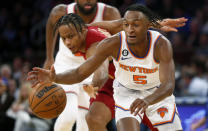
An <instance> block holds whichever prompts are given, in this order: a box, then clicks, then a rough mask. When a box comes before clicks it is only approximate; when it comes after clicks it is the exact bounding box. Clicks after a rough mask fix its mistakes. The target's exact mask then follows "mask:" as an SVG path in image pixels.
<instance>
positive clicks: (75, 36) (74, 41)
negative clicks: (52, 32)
mask: <svg viewBox="0 0 208 131" xmlns="http://www.w3.org/2000/svg"><path fill="white" fill-rule="evenodd" d="M58 30H59V34H60V37H61V38H62V40H63V42H64V45H65V46H66V47H68V48H69V49H70V50H71V51H72V53H73V54H75V53H77V52H78V51H79V50H80V49H81V47H82V43H83V39H84V38H83V37H82V33H81V32H78V31H77V30H76V28H75V27H74V26H73V25H72V24H69V25H61V26H60V27H59V29H58Z"/></svg>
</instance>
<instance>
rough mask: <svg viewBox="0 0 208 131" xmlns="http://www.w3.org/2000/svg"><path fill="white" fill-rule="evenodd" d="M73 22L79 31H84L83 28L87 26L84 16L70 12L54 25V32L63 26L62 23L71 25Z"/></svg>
mask: <svg viewBox="0 0 208 131" xmlns="http://www.w3.org/2000/svg"><path fill="white" fill-rule="evenodd" d="M69 24H72V25H74V27H75V28H76V30H77V32H82V28H83V27H85V26H86V25H85V22H84V21H83V20H82V18H81V17H80V16H79V15H77V14H74V13H69V14H66V15H64V16H62V17H61V18H60V19H59V20H58V21H57V23H56V25H55V27H54V33H55V31H56V30H57V29H58V28H59V27H60V26H61V25H69Z"/></svg>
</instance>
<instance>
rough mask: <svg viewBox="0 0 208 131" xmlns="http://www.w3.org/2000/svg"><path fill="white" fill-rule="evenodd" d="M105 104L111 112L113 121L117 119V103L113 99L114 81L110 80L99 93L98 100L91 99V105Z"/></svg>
mask: <svg viewBox="0 0 208 131" xmlns="http://www.w3.org/2000/svg"><path fill="white" fill-rule="evenodd" d="M94 101H97V102H102V103H104V104H105V105H106V106H107V107H108V108H109V109H110V111H111V115H112V119H113V118H115V101H114V99H113V79H111V78H109V79H108V80H107V82H106V83H105V85H104V86H103V87H102V88H101V89H100V90H99V91H98V95H97V96H96V98H95V99H94V98H91V99H90V105H91V104H92V103H93V102H94Z"/></svg>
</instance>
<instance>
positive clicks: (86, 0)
mask: <svg viewBox="0 0 208 131" xmlns="http://www.w3.org/2000/svg"><path fill="white" fill-rule="evenodd" d="M68 13H76V14H78V15H79V16H81V18H82V19H83V20H84V22H85V23H92V22H98V21H103V20H115V19H119V18H120V13H119V11H118V10H117V9H116V8H114V7H112V6H109V5H106V4H103V3H100V2H97V0H76V1H75V2H74V3H71V4H69V5H64V4H60V5H57V6H56V7H54V8H53V9H52V11H51V13H50V16H49V18H48V21H47V27H46V47H47V55H46V56H47V57H46V60H45V64H44V68H46V69H49V68H50V66H51V65H52V64H54V67H55V69H56V71H57V72H58V73H61V72H64V71H66V70H67V69H72V68H76V67H78V66H79V65H81V64H82V63H84V61H85V60H84V59H83V57H82V56H79V54H73V53H72V52H71V51H70V50H69V49H68V48H67V47H66V46H65V45H64V43H63V41H62V40H61V39H60V40H59V50H58V53H57V55H56V58H55V63H54V58H53V55H54V48H55V43H56V38H57V37H56V36H54V35H53V29H54V26H55V23H56V22H57V21H58V19H59V18H60V17H61V16H63V15H65V14H68ZM91 81H92V80H91V78H89V79H87V80H85V81H83V83H89V82H91ZM61 86H62V87H63V88H64V90H65V91H66V95H67V105H66V108H65V110H64V111H63V112H62V114H61V115H60V116H59V117H58V118H57V120H56V122H55V126H54V130H55V131H65V130H66V131H69V130H71V129H72V126H73V125H74V123H75V120H77V123H76V124H77V130H78V131H87V130H88V127H87V124H86V121H85V115H86V113H87V112H88V109H89V96H88V95H87V94H86V93H84V92H83V89H82V88H81V89H80V88H74V87H82V84H74V85H61ZM112 99H113V97H112ZM97 104H98V105H99V108H101V109H102V115H101V116H99V115H97V114H95V113H99V114H101V112H100V111H99V109H97V111H96V112H95V113H94V112H91V113H90V114H88V126H89V128H91V126H93V125H96V126H97V127H98V128H99V126H100V125H102V126H103V125H107V123H108V122H109V121H110V120H111V119H112V117H111V110H109V108H108V107H107V106H106V104H105V103H103V102H99V100H95V102H94V103H93V104H92V105H91V108H90V110H93V109H94V108H97V107H98V106H96V105H97ZM113 104H114V103H112V104H111V105H113ZM78 107H79V108H78ZM104 114H105V117H104ZM100 117H101V118H102V119H99V118H100Z"/></svg>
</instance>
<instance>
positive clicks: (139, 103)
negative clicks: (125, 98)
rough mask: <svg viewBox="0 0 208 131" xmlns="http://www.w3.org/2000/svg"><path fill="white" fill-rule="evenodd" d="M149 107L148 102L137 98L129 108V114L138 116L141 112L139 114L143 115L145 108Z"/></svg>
mask: <svg viewBox="0 0 208 131" xmlns="http://www.w3.org/2000/svg"><path fill="white" fill-rule="evenodd" d="M148 106H149V102H148V101H146V100H144V99H139V98H137V99H136V100H135V101H134V102H133V103H132V104H131V106H130V111H131V114H134V116H136V115H138V114H139V112H140V111H141V114H142V113H144V111H145V110H146V108H147V107H148Z"/></svg>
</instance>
